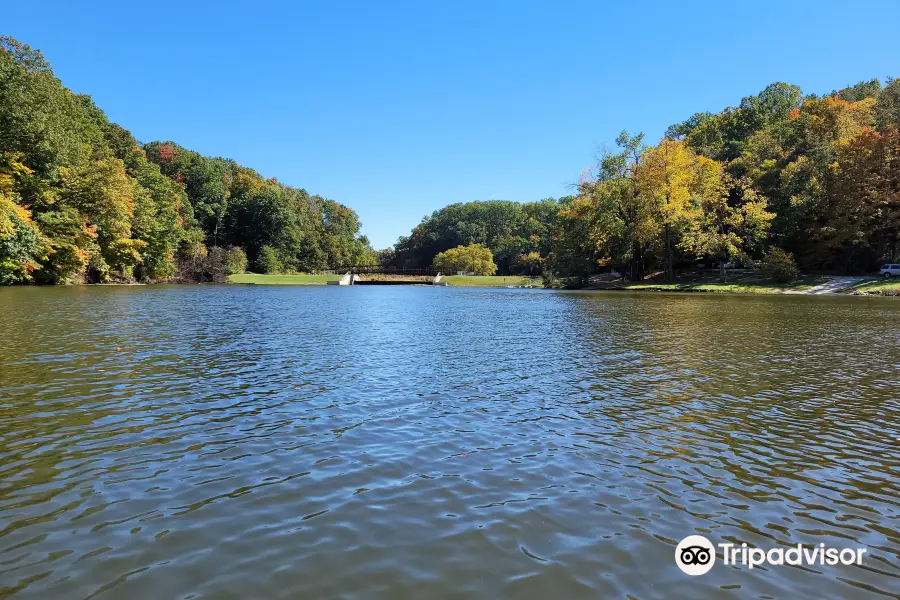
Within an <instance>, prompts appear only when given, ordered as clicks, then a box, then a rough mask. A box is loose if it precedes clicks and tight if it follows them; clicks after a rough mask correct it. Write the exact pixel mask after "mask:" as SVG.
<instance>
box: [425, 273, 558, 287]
mask: <svg viewBox="0 0 900 600" xmlns="http://www.w3.org/2000/svg"><path fill="white" fill-rule="evenodd" d="M441 281H446V282H447V285H449V286H469V287H504V286H507V285H515V286H523V285H530V286H532V287H544V286H543V284H542V283H541V278H540V277H531V278H529V277H522V276H519V275H447V276H445V277H441Z"/></svg>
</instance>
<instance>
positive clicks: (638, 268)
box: [631, 242, 644, 281]
mask: <svg viewBox="0 0 900 600" xmlns="http://www.w3.org/2000/svg"><path fill="white" fill-rule="evenodd" d="M643 263H644V257H643V252H642V250H641V243H640V242H634V244H632V247H631V280H632V281H643V279H644V264H643Z"/></svg>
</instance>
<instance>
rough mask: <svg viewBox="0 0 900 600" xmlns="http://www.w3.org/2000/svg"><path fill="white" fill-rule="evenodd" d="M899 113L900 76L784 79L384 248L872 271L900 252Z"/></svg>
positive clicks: (460, 209) (399, 257)
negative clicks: (561, 192) (551, 192)
mask: <svg viewBox="0 0 900 600" xmlns="http://www.w3.org/2000/svg"><path fill="white" fill-rule="evenodd" d="M898 126H900V80H896V79H894V80H888V83H887V85H885V86H882V85H881V83H880V82H879V81H878V80H872V81H867V82H862V83H859V84H857V85H855V86H852V87H848V88H845V89H841V90H838V91H834V92H832V93H830V94H828V95H826V96H824V97H817V96H815V95H804V94H803V93H802V92H801V90H800V88H798V87H796V86H793V85H787V84H785V83H775V84H772V85H770V86H768V87H767V88H766V89H764V90H763V91H762V92H760V93H759V94H758V95H756V96H750V97H747V98H744V99H743V100H741V102H740V104H739V105H738V106H735V107H729V108H726V109H725V110H723V111H722V112H719V113H717V114H711V113H698V114H695V115H693V116H692V117H690V118H689V119H688V120H686V121H684V122H682V123H678V124H676V125H672V126H671V127H669V129H668V131H667V132H666V135H665V137H663V139H662V140H660V141H659V143H657V144H655V145H647V144H645V143H644V136H643V135H642V134H638V135H630V134H629V133H628V132H622V134H621V135H620V136H619V138H618V139H617V140H616V142H617V146H618V148H617V150H616V151H613V152H605V153H604V154H603V156H602V158H601V160H600V161H599V164H597V165H596V167H595V168H593V169H591V170H589V171H588V172H586V173H584V174H583V176H582V178H581V181H580V182H579V183H578V185H577V186H573V187H575V188H576V189H574V190H573V191H574V193H573V195H571V196H568V197H565V198H560V199H558V200H557V199H552V198H549V199H545V200H542V201H540V202H533V203H526V204H517V203H514V202H506V201H485V202H469V203H465V204H453V205H450V206H447V207H446V208H443V209H441V210H438V211H435V212H434V213H433V214H432V215H431V216H430V217H426V218H425V219H423V221H422V222H421V223H420V224H419V225H418V226H416V227H415V228H414V229H413V231H412V233H411V234H410V235H409V236H408V237H401V238H400V239H399V240H398V242H397V244H396V246H395V248H394V250H393V251H392V252H387V253H384V254H382V256H381V259H382V260H383V261H385V262H386V263H389V264H393V265H396V266H401V267H402V266H421V265H425V264H431V263H432V261H433V260H435V257H437V256H439V255H440V253H444V252H446V251H447V250H449V249H451V248H454V247H457V246H469V245H473V244H477V245H484V246H486V247H488V248H490V250H491V251H492V252H493V256H494V261H495V263H496V267H497V272H499V273H503V274H506V273H513V274H515V273H522V274H534V273H536V272H541V273H543V275H544V277H545V279H547V280H550V281H551V282H562V284H563V285H565V284H569V285H578V284H579V283H583V282H584V280H585V279H586V278H587V277H588V276H590V275H591V274H594V273H598V272H602V271H609V270H612V269H616V270H618V271H620V272H623V273H624V274H626V275H627V276H628V277H630V278H631V279H632V280H640V279H643V277H644V274H645V273H647V272H648V271H650V270H658V271H661V272H663V273H664V274H665V275H666V276H667V278H671V277H672V276H673V275H674V273H675V272H676V271H677V270H680V269H684V268H688V267H691V266H697V265H701V264H702V265H708V266H712V265H719V266H720V268H724V265H726V264H727V263H732V264H743V265H747V266H749V265H752V264H756V263H757V262H758V261H760V260H761V259H763V258H765V257H768V258H769V259H770V260H771V261H772V262H773V263H775V264H776V266H778V263H784V262H787V263H789V264H788V265H787V267H786V268H787V270H788V272H790V271H791V270H792V269H795V268H796V266H795V265H797V266H799V268H802V269H804V270H808V271H833V272H845V273H853V272H867V271H871V270H873V269H875V268H877V267H878V265H880V264H881V263H882V262H897V260H898V251H900V247H898V242H900V133H898ZM441 260H443V258H442V259H441ZM723 272H724V271H723Z"/></svg>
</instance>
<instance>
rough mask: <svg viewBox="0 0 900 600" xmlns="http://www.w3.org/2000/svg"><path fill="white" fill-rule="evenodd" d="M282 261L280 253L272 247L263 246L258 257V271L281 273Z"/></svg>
mask: <svg viewBox="0 0 900 600" xmlns="http://www.w3.org/2000/svg"><path fill="white" fill-rule="evenodd" d="M281 268H282V265H281V261H280V260H278V253H277V252H275V248H272V247H271V246H263V247H262V248H260V249H259V255H258V256H257V257H256V270H257V271H258V272H260V273H278V272H279V271H281Z"/></svg>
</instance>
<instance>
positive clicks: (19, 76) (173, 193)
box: [0, 37, 376, 284]
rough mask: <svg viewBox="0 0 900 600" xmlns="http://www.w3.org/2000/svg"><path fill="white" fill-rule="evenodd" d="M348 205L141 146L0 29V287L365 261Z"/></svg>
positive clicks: (211, 276)
mask: <svg viewBox="0 0 900 600" xmlns="http://www.w3.org/2000/svg"><path fill="white" fill-rule="evenodd" d="M359 229H360V223H359V218H358V216H357V215H356V213H355V212H354V211H352V210H351V209H349V208H347V207H346V206H343V205H341V204H338V203H337V202H334V201H332V200H327V199H325V198H322V197H320V196H315V195H310V194H308V193H307V192H306V191H305V190H302V189H296V188H292V187H290V186H286V185H283V184H281V183H279V182H278V181H277V180H275V179H265V178H263V177H262V176H260V175H259V174H258V173H256V172H255V171H253V170H252V169H248V168H246V167H243V166H241V165H239V164H237V163H235V162H234V161H232V160H228V159H223V158H209V157H205V156H201V155H200V154H198V153H196V152H192V151H190V150H187V149H185V148H182V147H181V146H179V145H178V144H175V143H173V142H150V143H143V144H142V143H140V142H138V141H137V140H136V139H135V138H134V137H133V136H132V135H131V133H129V132H128V131H127V130H126V129H124V128H122V127H121V126H119V125H117V124H115V123H111V122H110V121H109V119H107V118H106V115H105V114H104V113H103V111H101V110H100V109H99V108H97V106H95V105H94V103H93V102H92V101H91V98H90V97H89V96H84V95H79V94H74V93H72V92H71V91H70V90H68V89H66V88H65V87H64V86H63V85H62V83H61V82H60V81H59V79H57V78H56V77H55V76H54V74H53V72H52V70H51V69H50V66H49V64H48V63H47V62H46V61H45V60H44V58H43V57H42V56H41V54H40V52H38V51H36V50H33V49H31V48H29V47H28V46H26V45H24V44H21V43H19V42H17V41H16V40H14V39H12V38H9V37H2V38H0V283H6V284H9V283H27V282H35V283H66V282H92V283H93V282H109V281H112V282H117V281H132V280H137V281H166V280H176V281H178V280H180V281H209V280H221V279H224V277H225V276H226V275H227V274H228V273H232V272H236V271H240V270H243V269H244V268H246V266H247V264H248V261H249V265H250V267H251V268H253V269H254V270H257V271H260V272H271V271H279V270H314V269H321V268H324V267H326V266H328V265H335V264H347V263H354V264H371V263H373V262H374V261H375V260H376V254H375V252H374V251H373V250H372V248H371V246H370V245H369V242H368V240H367V239H366V238H365V237H364V236H360V235H359Z"/></svg>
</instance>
